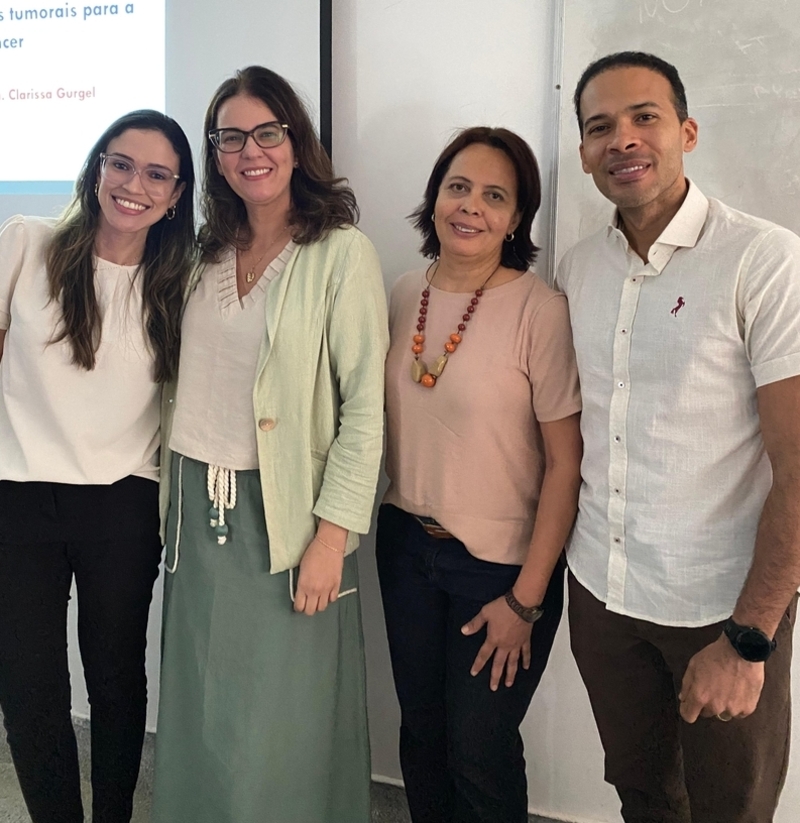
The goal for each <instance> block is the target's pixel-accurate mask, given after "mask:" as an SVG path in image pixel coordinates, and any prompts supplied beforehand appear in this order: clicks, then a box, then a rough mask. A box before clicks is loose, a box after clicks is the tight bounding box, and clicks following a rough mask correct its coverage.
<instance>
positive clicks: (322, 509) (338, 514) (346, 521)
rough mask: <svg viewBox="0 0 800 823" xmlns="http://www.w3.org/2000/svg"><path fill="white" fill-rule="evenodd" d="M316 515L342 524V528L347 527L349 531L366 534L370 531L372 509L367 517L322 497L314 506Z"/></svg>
mask: <svg viewBox="0 0 800 823" xmlns="http://www.w3.org/2000/svg"><path fill="white" fill-rule="evenodd" d="M314 516H315V517H319V518H320V519H321V520H327V521H328V522H330V523H334V524H335V525H337V526H341V528H343V529H347V531H349V532H354V533H355V534H366V533H367V532H368V531H369V526H370V521H371V519H372V512H371V511H370V513H369V514H368V515H367V517H366V518H364V517H359V516H358V514H354V513H353V512H345V511H343V510H341V509H339V508H337V507H335V506H329V505H327V504H326V503H325V501H324V500H323V499H322V497H320V498H319V500H317V504H316V506H314Z"/></svg>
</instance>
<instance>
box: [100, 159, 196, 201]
mask: <svg viewBox="0 0 800 823" xmlns="http://www.w3.org/2000/svg"><path fill="white" fill-rule="evenodd" d="M100 174H102V175H103V177H104V178H105V179H106V180H108V182H109V183H110V184H111V185H112V186H124V185H125V184H126V183H130V181H131V180H133V178H134V177H135V176H136V175H137V174H138V175H139V180H141V181H142V186H143V187H144V189H145V190H146V191H148V192H150V193H151V194H162V195H163V194H168V193H171V192H172V189H173V188H174V186H175V181H176V180H180V179H181V176H180V175H179V174H175V173H174V172H173V171H172V169H168V168H166V166H145V167H144V168H143V169H137V168H136V165H135V164H134V162H133V160H131V159H130V158H129V157H125V155H124V154H113V153H112V154H106V153H105V152H103V153H102V154H101V155H100Z"/></svg>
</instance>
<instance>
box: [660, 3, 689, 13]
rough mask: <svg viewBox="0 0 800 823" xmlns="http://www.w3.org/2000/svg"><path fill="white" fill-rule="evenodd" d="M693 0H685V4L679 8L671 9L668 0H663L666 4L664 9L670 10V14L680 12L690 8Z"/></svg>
mask: <svg viewBox="0 0 800 823" xmlns="http://www.w3.org/2000/svg"><path fill="white" fill-rule="evenodd" d="M691 2H692V0H684V3H683V5H682V6H681V7H680V8H679V9H671V8H670V7H669V6H668V5H667V0H662V5H663V6H664V11H668V12H669V13H670V14H680V13H681V12H682V11H683V10H684V9H686V8H688V6H689V3H691Z"/></svg>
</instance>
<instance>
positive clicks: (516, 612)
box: [461, 588, 542, 691]
mask: <svg viewBox="0 0 800 823" xmlns="http://www.w3.org/2000/svg"><path fill="white" fill-rule="evenodd" d="M541 616H542V610H541V609H540V608H535V607H533V608H532V607H530V606H529V605H528V604H527V603H525V604H523V603H520V602H519V600H517V598H516V595H515V594H514V589H513V588H512V589H510V590H509V591H508V592H506V594H505V595H503V597H498V598H497V599H496V600H492V601H491V602H490V603H487V604H486V605H485V606H484V607H483V608H482V609H481V610H480V611H479V612H478V614H477V615H475V617H473V618H472V620H470V621H469V623H467V624H466V625H465V626H463V627H462V629H461V631H462V632H463V633H464V634H467V635H469V634H475V633H476V632H478V631H480V629H481V628H483V627H484V626H486V640H484V641H483V645H482V646H481V648H480V650H479V651H478V654H477V656H476V657H475V662H474V663H473V664H472V668H471V669H470V674H471V675H473V677H474V676H475V675H477V674H479V673H480V672H481V671H482V670H483V667H484V666H485V665H486V664H487V663H488V661H489V659H490V658H491V657H492V655H494V660H493V661H492V671H491V675H490V679H489V688H490V689H491V690H492V691H497V689H498V687H499V685H500V680H501V679H503V673H504V672H505V679H504V682H505V685H506V686H507V687H510V686H512V685H513V684H514V678H515V677H516V676H517V671H518V669H519V666H520V662H521V663H522V668H523V669H528V668H529V667H530V665H531V629H532V628H533V624H534V622H535V621H536V620H538V619H539V618H540V617H541Z"/></svg>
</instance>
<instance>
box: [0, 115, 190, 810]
mask: <svg viewBox="0 0 800 823" xmlns="http://www.w3.org/2000/svg"><path fill="white" fill-rule="evenodd" d="M193 184H194V172H193V168H192V156H191V151H190V148H189V144H188V141H187V140H186V136H185V135H184V133H183V131H182V130H181V128H180V126H178V124H177V123H176V122H175V121H174V120H172V119H170V118H169V117H166V116H164V115H163V114H160V113H159V112H156V111H150V110H142V111H136V112H132V113H130V114H127V115H125V116H123V117H121V118H119V119H118V120H117V121H115V122H114V123H113V124H112V125H111V126H109V128H108V129H106V131H105V132H104V133H103V134H102V135H101V137H100V138H99V140H98V141H97V143H96V144H95V145H94V146H93V147H92V150H91V151H90V152H89V156H88V157H87V159H86V162H85V164H84V166H83V169H82V171H81V173H80V175H79V177H78V180H77V183H76V188H75V195H74V197H73V200H72V202H71V203H70V205H69V207H68V208H67V210H66V211H65V213H64V215H63V216H62V217H61V218H59V219H57V220H53V219H45V218H39V217H22V216H17V217H12V218H11V219H10V220H8V221H7V222H6V223H4V224H3V226H2V228H0V444H1V445H0V707H2V711H3V716H4V720H5V726H6V729H7V732H8V742H9V746H10V748H11V753H12V756H13V759H14V765H15V767H16V770H17V775H18V777H19V781H20V785H21V787H22V793H23V795H24V798H25V802H26V803H27V806H28V810H29V812H30V815H31V818H32V820H33V821H34V823H82V821H83V819H84V815H83V808H82V804H81V792H80V775H79V771H78V755H77V748H76V743H75V736H74V733H73V729H72V724H71V718H70V704H71V699H70V698H71V695H70V680H69V671H68V667H67V642H66V640H67V638H66V634H67V632H66V625H67V624H66V618H67V602H68V600H69V597H70V588H71V585H72V580H73V577H74V578H75V581H76V584H77V591H78V634H79V639H80V649H81V657H82V661H83V668H84V673H85V676H86V685H87V689H88V693H89V702H90V703H91V715H92V716H91V740H92V794H93V799H92V811H93V820H94V821H95V823H127V821H129V820H130V818H131V813H132V802H133V791H134V788H135V785H136V779H137V775H138V772H139V760H140V756H141V749H142V740H143V736H144V724H145V709H146V703H147V683H146V677H145V643H146V638H145V632H146V627H147V616H148V609H149V605H150V600H151V596H152V588H153V583H154V581H155V579H156V577H157V574H158V564H159V560H160V556H161V545H162V544H161V541H160V539H159V533H158V525H159V523H158V485H157V482H156V481H157V480H158V473H159V444H160V438H159V402H160V395H161V390H162V386H163V384H164V383H166V382H167V381H169V380H170V379H172V377H173V376H174V375H175V373H176V370H177V362H178V352H179V334H180V310H181V303H182V295H183V290H184V287H185V283H186V280H187V276H188V273H189V270H190V268H191V262H192V257H193V243H194V221H193V213H192V212H193V209H192V198H193Z"/></svg>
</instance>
